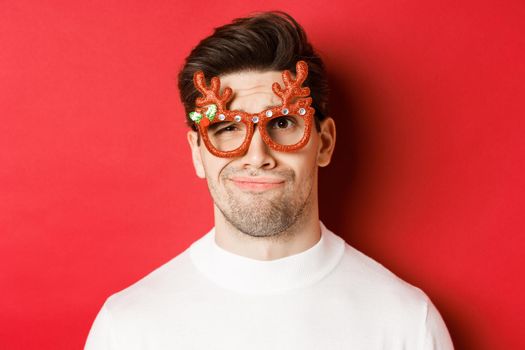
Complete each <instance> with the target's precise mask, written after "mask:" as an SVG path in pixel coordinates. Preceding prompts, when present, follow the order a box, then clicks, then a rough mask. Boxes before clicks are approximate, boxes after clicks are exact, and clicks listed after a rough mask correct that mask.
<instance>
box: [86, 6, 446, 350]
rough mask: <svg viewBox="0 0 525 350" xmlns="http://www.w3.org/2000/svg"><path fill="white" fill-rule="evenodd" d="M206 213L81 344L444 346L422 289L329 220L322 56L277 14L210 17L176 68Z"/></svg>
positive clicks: (329, 136)
mask: <svg viewBox="0 0 525 350" xmlns="http://www.w3.org/2000/svg"><path fill="white" fill-rule="evenodd" d="M179 88H180V92H181V98H182V101H183V103H184V106H185V108H186V112H187V114H188V118H187V121H188V124H189V125H190V126H191V128H192V130H190V131H189V132H188V142H189V144H190V147H191V152H192V158H193V164H194V167H195V171H196V173H197V176H199V177H201V178H205V179H206V180H207V183H208V187H209V190H210V193H211V196H212V198H213V201H214V204H215V206H214V218H215V227H214V228H213V229H212V230H211V231H210V232H208V233H207V234H205V235H204V236H203V237H202V238H200V239H199V240H197V241H196V242H195V243H193V244H192V245H191V246H190V247H189V248H188V249H187V250H185V251H184V252H183V253H181V254H180V255H179V256H177V257H175V258H174V259H172V260H171V261H169V262H168V263H166V264H165V265H163V266H161V267H160V268H158V269H157V270H155V271H153V272H152V273H151V274H149V275H148V276H146V277H144V278H143V279H142V280H140V281H138V282H137V283H135V284H134V285H132V286H131V287H129V288H127V289H125V290H123V291H121V292H119V293H117V294H115V295H113V296H111V297H110V298H109V299H108V300H107V301H106V303H105V304H104V306H103V307H102V309H101V311H100V312H99V314H98V316H97V318H96V320H95V322H94V324H93V327H92V329H91V332H90V334H89V337H88V340H87V343H86V349H89V350H91V349H102V350H103V349H126V350H131V349H452V348H453V346H452V342H451V340H450V336H449V334H448V331H447V328H446V326H445V324H444V323H443V320H442V318H441V316H440V314H439V312H438V311H437V310H436V308H435V307H434V305H433V304H432V302H431V301H430V300H429V299H428V297H427V296H426V295H425V294H424V293H423V292H422V291H421V290H420V289H418V288H416V287H413V286H411V285H409V284H407V283H406V282H404V281H402V280H400V279H399V278H398V277H396V276H395V275H394V274H392V273H391V272H389V271H388V270H387V269H385V268H384V267H383V266H381V265H380V264H378V263H377V262H375V261H374V260H372V259H370V258H368V257H366V256H365V255H363V254H362V253H360V252H359V251H357V250H356V249H354V248H352V247H351V246H349V245H348V244H346V243H345V242H344V241H343V240H342V239H341V238H340V237H339V236H337V235H336V234H334V233H332V232H331V231H329V230H328V229H327V228H326V227H325V226H324V225H323V224H322V223H321V222H320V221H319V216H318V197H317V172H318V167H324V166H327V165H328V164H329V163H330V159H331V156H332V152H333V150H334V146H335V123H334V120H333V119H332V118H330V117H328V116H327V84H326V78H325V74H324V68H323V63H322V61H321V59H320V58H319V56H318V55H317V54H316V53H315V52H314V51H313V49H312V46H311V45H310V44H309V43H308V41H307V39H306V35H305V33H304V32H303V29H302V28H301V27H300V25H299V24H297V22H295V20H294V19H293V18H291V17H290V16H288V15H286V14H284V13H282V12H270V13H262V14H258V15H255V16H253V17H248V18H241V19H237V20H235V21H234V22H233V23H231V24H228V25H225V26H223V27H220V28H217V29H216V30H215V32H214V34H213V35H212V36H210V37H208V38H206V39H204V40H202V41H201V42H200V43H199V45H198V46H197V47H196V48H195V49H194V50H193V51H192V52H191V54H190V55H189V57H188V58H187V59H186V63H185V65H184V67H183V69H182V71H181V72H180V74H179Z"/></svg>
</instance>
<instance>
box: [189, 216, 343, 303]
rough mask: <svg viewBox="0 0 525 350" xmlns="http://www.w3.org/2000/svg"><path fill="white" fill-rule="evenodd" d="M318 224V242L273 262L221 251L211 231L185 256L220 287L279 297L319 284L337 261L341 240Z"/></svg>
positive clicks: (341, 251)
mask: <svg viewBox="0 0 525 350" xmlns="http://www.w3.org/2000/svg"><path fill="white" fill-rule="evenodd" d="M319 224H320V227H321V239H320V240H319V241H318V242H317V243H316V244H315V245H314V246H312V247H310V248H308V249H307V250H305V251H302V252H300V253H298V254H294V255H290V256H286V257H283V258H279V259H275V260H257V259H252V258H248V257H245V256H241V255H237V254H234V253H232V252H230V251H227V250H225V249H224V248H222V247H220V246H219V245H217V243H216V242H215V228H213V229H211V230H210V231H209V232H208V233H206V234H205V235H204V236H203V237H201V238H200V239H198V240H197V241H195V242H194V243H193V244H192V245H191V246H190V248H189V253H190V257H191V259H192V261H193V263H194V265H195V266H196V267H197V269H198V270H199V271H200V272H202V273H203V274H204V275H205V276H206V277H207V278H208V279H210V280H211V281H212V282H214V283H216V284H217V285H219V286H220V287H223V288H226V289H229V290H233V291H236V292H239V293H244V294H274V293H279V292H283V291H286V290H289V289H295V288H301V287H305V286H307V285H310V284H313V283H315V282H317V281H319V280H320V279H322V278H323V277H325V276H326V275H327V274H328V273H329V272H330V271H332V270H333V269H334V268H335V266H336V265H337V263H338V262H339V261H340V260H341V258H342V256H343V252H344V248H345V242H344V240H343V239H342V238H340V237H339V236H337V235H336V234H334V233H333V232H331V231H330V230H328V229H327V228H326V227H325V226H324V224H323V223H322V222H319Z"/></svg>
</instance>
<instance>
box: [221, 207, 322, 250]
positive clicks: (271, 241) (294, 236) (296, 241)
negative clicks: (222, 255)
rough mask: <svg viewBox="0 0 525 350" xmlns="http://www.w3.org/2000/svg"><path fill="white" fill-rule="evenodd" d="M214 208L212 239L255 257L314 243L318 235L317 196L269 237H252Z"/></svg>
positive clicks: (301, 248)
mask: <svg viewBox="0 0 525 350" xmlns="http://www.w3.org/2000/svg"><path fill="white" fill-rule="evenodd" d="M214 210H215V241H216V243H217V245H218V246H220V247H221V248H223V249H224V250H227V251H229V252H231V253H234V254H237V255H241V256H245V257H248V258H252V259H256V260H275V259H279V258H283V257H286V256H290V255H294V254H298V253H300V252H303V251H305V250H307V249H309V248H311V247H313V246H314V245H315V244H316V243H317V242H319V239H320V238H321V229H320V226H319V209H318V205H317V199H316V198H315V199H314V200H312V202H311V205H309V206H308V208H305V212H304V215H302V216H301V217H300V218H298V220H297V221H296V222H295V223H294V224H293V225H292V226H290V227H289V228H288V229H287V230H285V231H283V232H281V233H279V234H278V235H275V236H271V237H253V236H250V235H248V234H246V233H244V232H241V231H239V230H237V229H236V228H235V227H234V226H233V225H232V224H231V223H229V222H228V221H227V220H226V218H225V217H224V215H223V214H222V213H221V211H220V210H219V209H218V208H217V207H214Z"/></svg>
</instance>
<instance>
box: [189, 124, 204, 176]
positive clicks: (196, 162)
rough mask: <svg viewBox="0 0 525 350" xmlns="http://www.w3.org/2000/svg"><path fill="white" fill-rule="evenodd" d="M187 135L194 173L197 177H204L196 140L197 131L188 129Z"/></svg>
mask: <svg viewBox="0 0 525 350" xmlns="http://www.w3.org/2000/svg"><path fill="white" fill-rule="evenodd" d="M187 136H188V143H189V144H190V148H191V158H192V160H193V167H194V168H195V173H196V174H197V176H198V177H200V178H201V179H204V178H205V177H206V175H205V172H204V166H203V165H202V157H201V152H200V147H199V145H198V144H197V140H198V135H197V132H196V131H193V130H190V131H188V135H187ZM201 141H202V140H201Z"/></svg>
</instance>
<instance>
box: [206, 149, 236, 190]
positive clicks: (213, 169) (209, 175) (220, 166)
mask: <svg viewBox="0 0 525 350" xmlns="http://www.w3.org/2000/svg"><path fill="white" fill-rule="evenodd" d="M201 156H202V166H203V168H204V173H205V174H206V179H207V180H208V181H212V182H214V183H215V182H218V181H219V179H220V176H221V173H222V171H223V170H224V169H225V168H226V166H227V165H228V164H229V163H230V162H231V160H230V159H228V158H219V157H215V156H214V155H213V154H211V153H209V152H208V151H207V150H204V151H201Z"/></svg>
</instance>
